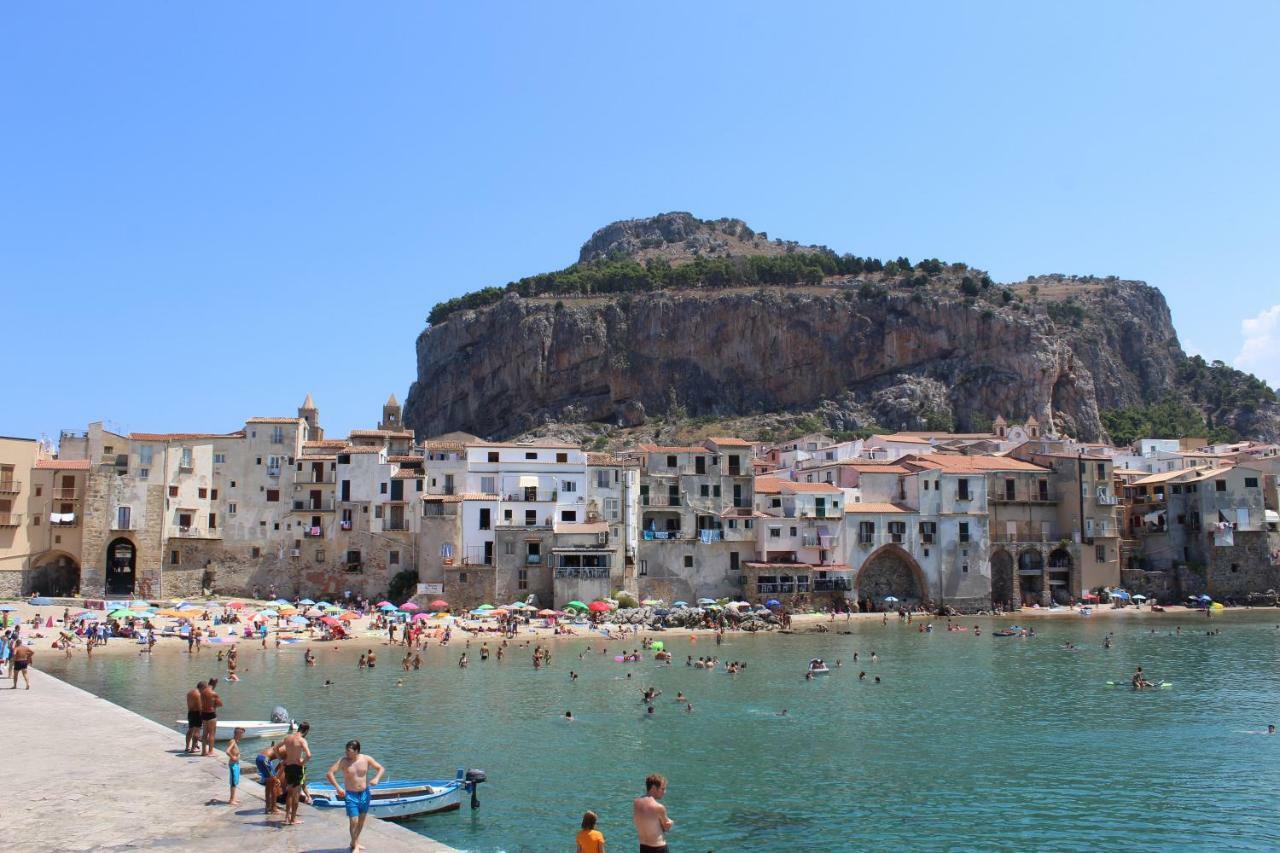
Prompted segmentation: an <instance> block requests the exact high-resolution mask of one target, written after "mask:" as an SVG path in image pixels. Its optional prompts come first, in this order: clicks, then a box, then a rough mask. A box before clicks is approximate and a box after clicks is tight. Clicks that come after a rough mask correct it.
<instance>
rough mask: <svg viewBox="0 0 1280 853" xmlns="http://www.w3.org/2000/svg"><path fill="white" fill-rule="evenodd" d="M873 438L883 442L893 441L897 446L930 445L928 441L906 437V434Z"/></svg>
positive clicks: (911, 436)
mask: <svg viewBox="0 0 1280 853" xmlns="http://www.w3.org/2000/svg"><path fill="white" fill-rule="evenodd" d="M871 437H872V438H878V439H881V440H882V441H892V442H895V443H897V444H928V443H929V442H928V440H927V439H923V438H920V437H919V436H915V435H906V434H904V433H894V434H893V435H873V436H871Z"/></svg>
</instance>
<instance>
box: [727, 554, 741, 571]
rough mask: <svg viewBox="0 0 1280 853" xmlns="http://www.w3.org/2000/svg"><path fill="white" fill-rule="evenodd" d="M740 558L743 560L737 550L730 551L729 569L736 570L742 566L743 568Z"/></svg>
mask: <svg viewBox="0 0 1280 853" xmlns="http://www.w3.org/2000/svg"><path fill="white" fill-rule="evenodd" d="M739 560H741V557H739V556H738V552H737V551H730V552H729V571H731V572H736V571H738V570H739V569H740V568H742V564H741V563H740V562H739Z"/></svg>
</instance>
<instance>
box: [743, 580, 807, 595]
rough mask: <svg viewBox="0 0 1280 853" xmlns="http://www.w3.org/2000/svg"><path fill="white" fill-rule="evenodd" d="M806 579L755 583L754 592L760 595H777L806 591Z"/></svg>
mask: <svg viewBox="0 0 1280 853" xmlns="http://www.w3.org/2000/svg"><path fill="white" fill-rule="evenodd" d="M808 591H809V582H808V581H794V582H789V583H757V584H756V592H758V593H759V594H761V595H779V594H792V593H797V592H808Z"/></svg>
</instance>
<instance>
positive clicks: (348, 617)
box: [338, 610, 360, 622]
mask: <svg viewBox="0 0 1280 853" xmlns="http://www.w3.org/2000/svg"><path fill="white" fill-rule="evenodd" d="M338 618H339V619H341V620H342V621H343V622H354V621H355V620H356V619H359V618H360V617H359V616H357V615H355V614H354V613H352V612H351V611H350V610H348V611H347V612H346V613H339V614H338Z"/></svg>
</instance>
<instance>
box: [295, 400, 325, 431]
mask: <svg viewBox="0 0 1280 853" xmlns="http://www.w3.org/2000/svg"><path fill="white" fill-rule="evenodd" d="M298 417H300V418H302V419H303V420H304V421H306V422H307V440H308V441H320V440H321V439H323V438H324V428H323V427H321V426H320V410H319V409H317V408H316V404H315V401H313V400H312V399H311V393H310V392H307V399H305V400H303V401H302V405H301V406H299V407H298Z"/></svg>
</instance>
